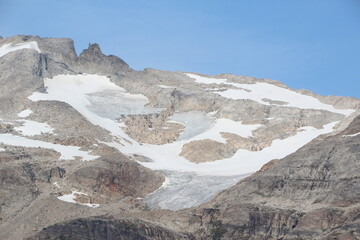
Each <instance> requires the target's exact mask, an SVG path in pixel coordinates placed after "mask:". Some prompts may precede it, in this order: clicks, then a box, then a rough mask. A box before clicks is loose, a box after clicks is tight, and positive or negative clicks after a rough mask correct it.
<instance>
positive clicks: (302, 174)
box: [189, 117, 360, 239]
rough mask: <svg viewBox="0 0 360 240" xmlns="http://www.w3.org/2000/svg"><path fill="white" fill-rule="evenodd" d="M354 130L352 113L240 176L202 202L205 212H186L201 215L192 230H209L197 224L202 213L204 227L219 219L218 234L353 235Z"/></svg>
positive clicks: (357, 139)
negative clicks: (330, 132)
mask: <svg viewBox="0 0 360 240" xmlns="http://www.w3.org/2000/svg"><path fill="white" fill-rule="evenodd" d="M359 132H360V117H357V118H356V119H355V120H354V121H353V122H352V123H351V124H350V125H349V127H348V128H347V129H346V130H344V131H343V132H341V133H339V134H337V135H335V136H330V137H327V138H325V139H321V140H315V141H313V142H311V143H310V144H308V145H306V146H305V147H303V148H302V149H300V150H299V151H297V152H296V153H294V154H291V155H289V156H288V157H286V158H284V159H282V160H279V161H276V162H274V163H273V164H272V165H271V166H269V167H267V168H266V169H264V170H263V171H259V172H258V173H256V174H254V175H252V176H250V177H248V178H246V179H244V180H241V181H240V182H239V183H238V184H236V185H235V186H233V187H231V188H229V189H228V190H226V191H223V192H222V193H221V194H219V195H218V196H217V197H216V198H215V199H214V200H213V201H211V202H210V203H209V204H207V205H206V208H205V209H204V210H206V209H212V210H211V212H210V213H209V210H208V211H207V213H204V212H202V211H201V210H194V211H193V212H191V211H190V212H189V215H190V214H191V215H190V216H198V218H200V219H202V221H201V224H200V222H198V225H196V226H194V231H197V232H198V234H199V235H200V236H202V235H203V234H204V232H205V233H206V232H209V231H211V229H208V228H207V227H204V228H203V227H202V226H203V225H204V218H207V220H206V221H207V222H208V225H207V226H208V227H209V226H210V225H211V222H213V221H215V220H216V221H221V224H222V225H221V226H222V228H224V229H225V230H226V233H224V234H223V238H221V239H358V238H359V237H360V231H359V229H360V221H359V218H358V217H359V203H360V195H359V193H360V189H359V186H360V184H359V180H358V179H359V174H360V171H359V170H360V169H359V161H360V151H359V149H360V135H356V136H352V135H354V134H356V133H359ZM195 212H196V213H195ZM208 215H210V216H208ZM197 221H199V220H197ZM192 224H193V223H192ZM205 226H206V224H205Z"/></svg>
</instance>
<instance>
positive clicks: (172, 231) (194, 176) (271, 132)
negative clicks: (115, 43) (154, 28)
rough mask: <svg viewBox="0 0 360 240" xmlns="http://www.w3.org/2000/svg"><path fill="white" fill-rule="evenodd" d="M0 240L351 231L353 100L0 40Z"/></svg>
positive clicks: (335, 234)
mask: <svg viewBox="0 0 360 240" xmlns="http://www.w3.org/2000/svg"><path fill="white" fill-rule="evenodd" d="M0 83H1V86H2V87H1V88H0V100H1V101H0V186H1V188H0V206H1V208H0V239H358V238H360V231H359V229H360V227H359V221H358V219H360V218H359V212H360V211H359V210H360V209H359V196H360V195H359V194H360V191H359V187H358V186H359V183H358V179H359V160H360V156H359V155H360V153H359V149H360V148H359V138H360V135H359V131H360V126H359V124H360V118H359V115H360V114H359V113H360V111H359V109H360V100H359V99H356V98H348V97H338V96H320V95H317V94H315V93H313V92H310V91H306V90H295V89H291V88H289V87H287V86H285V85H284V84H283V83H281V82H278V81H273V80H269V79H256V78H252V77H246V76H235V75H232V74H221V75H216V76H206V75H203V74H198V73H187V72H167V71H160V70H155V69H144V70H143V71H136V70H133V69H131V68H130V67H129V66H128V64H127V63H126V62H125V61H123V60H122V59H120V58H118V57H116V56H112V55H110V56H106V55H104V54H103V53H102V52H101V49H100V47H99V45H97V44H90V45H89V47H88V49H86V50H84V51H83V52H82V53H81V54H80V55H79V56H77V54H76V52H75V48H74V43H73V41H72V40H71V39H58V38H40V37H36V36H14V37H9V38H6V39H2V40H1V39H0Z"/></svg>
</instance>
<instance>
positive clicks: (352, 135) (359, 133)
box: [343, 132, 360, 137]
mask: <svg viewBox="0 0 360 240" xmlns="http://www.w3.org/2000/svg"><path fill="white" fill-rule="evenodd" d="M358 135H360V132H358V133H354V134H350V135H343V137H355V136H358Z"/></svg>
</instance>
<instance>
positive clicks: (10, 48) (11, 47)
mask: <svg viewBox="0 0 360 240" xmlns="http://www.w3.org/2000/svg"><path fill="white" fill-rule="evenodd" d="M20 49H35V50H36V51H38V52H39V53H41V51H40V49H39V47H38V44H37V42H35V41H31V42H24V43H16V44H14V43H8V44H4V45H3V46H1V47H0V57H2V56H4V55H6V54H8V53H10V52H14V51H17V50H20Z"/></svg>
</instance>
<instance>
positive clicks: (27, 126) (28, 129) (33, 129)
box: [14, 120, 54, 136]
mask: <svg viewBox="0 0 360 240" xmlns="http://www.w3.org/2000/svg"><path fill="white" fill-rule="evenodd" d="M20 122H22V124H23V125H22V126H20V127H15V128H14V129H15V130H16V131H18V132H20V133H21V135H24V136H35V135H41V134H45V133H52V132H53V131H54V129H53V128H52V127H50V126H49V125H48V124H47V123H39V122H35V121H31V120H21V121H20Z"/></svg>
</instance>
